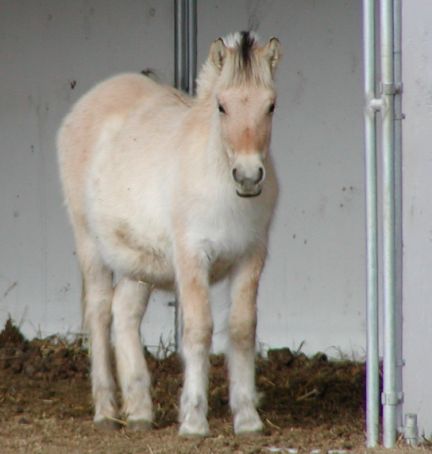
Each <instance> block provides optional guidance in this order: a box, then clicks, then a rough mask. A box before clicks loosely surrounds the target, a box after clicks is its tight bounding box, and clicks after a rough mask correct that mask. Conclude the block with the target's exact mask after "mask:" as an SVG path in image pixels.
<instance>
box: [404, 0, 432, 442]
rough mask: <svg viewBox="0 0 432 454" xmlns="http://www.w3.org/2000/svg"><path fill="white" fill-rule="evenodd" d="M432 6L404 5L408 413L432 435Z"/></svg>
mask: <svg viewBox="0 0 432 454" xmlns="http://www.w3.org/2000/svg"><path fill="white" fill-rule="evenodd" d="M431 23H432V3H431V2H430V1H429V0H415V1H411V2H403V49H402V56H403V83H404V92H403V111H404V113H405V114H406V119H405V121H404V123H403V179H404V185H403V186H404V194H403V202H404V214H403V231H404V280H403V287H404V295H403V306H404V307H403V318H404V337H403V353H404V359H405V367H404V393H405V402H404V412H405V413H416V414H417V415H418V421H419V427H420V432H424V433H425V434H426V436H428V437H431V436H432V411H431V408H432V387H431V384H430V383H431V380H430V378H431V375H432V362H431V360H430V358H431V346H432V304H431V294H432V279H431V270H432V203H431V202H432V197H431V189H430V182H431V176H432V149H431V143H432V30H431V26H430V24H431Z"/></svg>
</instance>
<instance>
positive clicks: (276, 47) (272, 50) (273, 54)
mask: <svg viewBox="0 0 432 454" xmlns="http://www.w3.org/2000/svg"><path fill="white" fill-rule="evenodd" d="M264 55H265V56H266V57H267V59H268V61H269V64H270V70H271V72H272V73H273V72H274V71H275V70H276V67H277V65H278V63H279V60H280V58H281V56H282V51H281V44H280V42H279V40H278V39H277V38H271V39H270V41H269V42H268V43H267V44H266V45H265V47H264Z"/></svg>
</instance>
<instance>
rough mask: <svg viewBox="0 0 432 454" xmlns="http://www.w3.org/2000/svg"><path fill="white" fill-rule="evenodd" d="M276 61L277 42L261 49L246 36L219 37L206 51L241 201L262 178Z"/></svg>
mask: <svg viewBox="0 0 432 454" xmlns="http://www.w3.org/2000/svg"><path fill="white" fill-rule="evenodd" d="M279 57H280V45H279V41H278V40H277V39H276V38H272V39H271V40H270V41H269V42H268V43H267V44H266V45H264V46H262V45H260V44H259V43H258V41H257V38H256V35H255V34H253V33H251V32H241V33H235V34H233V35H229V36H228V37H226V38H224V39H222V38H219V39H218V40H216V41H215V42H214V43H213V44H212V46H211V48H210V55H209V61H208V64H209V65H211V66H212V67H213V68H212V70H213V71H212V72H213V75H214V79H213V82H214V84H213V87H212V91H211V93H212V94H211V102H212V103H213V106H214V109H215V112H216V114H217V117H218V120H217V121H218V122H219V125H220V131H221V139H222V143H223V147H224V149H225V151H226V153H227V156H228V161H229V164H230V167H231V169H230V170H231V174H232V178H233V182H234V184H235V188H236V191H237V194H238V195H239V196H241V197H254V196H258V195H259V194H260V193H261V190H262V185H263V182H264V179H265V176H266V171H265V157H266V155H267V154H268V151H269V146H270V136H271V126H272V116H273V111H274V109H275V103H276V93H275V89H274V81H273V76H274V71H275V69H276V66H277V63H278V60H279Z"/></svg>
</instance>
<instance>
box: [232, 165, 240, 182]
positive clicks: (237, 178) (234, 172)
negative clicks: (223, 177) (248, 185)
mask: <svg viewBox="0 0 432 454" xmlns="http://www.w3.org/2000/svg"><path fill="white" fill-rule="evenodd" d="M232 176H233V178H234V181H236V182H237V183H241V179H240V178H239V177H238V172H237V169H236V168H235V167H234V169H233V171H232Z"/></svg>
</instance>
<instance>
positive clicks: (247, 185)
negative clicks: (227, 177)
mask: <svg viewBox="0 0 432 454" xmlns="http://www.w3.org/2000/svg"><path fill="white" fill-rule="evenodd" d="M232 176H233V179H234V182H235V184H236V191H237V195H238V196H240V197H256V196H259V195H260V194H261V191H262V184H263V181H264V178H265V170H264V167H263V166H262V165H258V166H254V167H245V166H240V165H239V166H236V167H234V168H233V170H232Z"/></svg>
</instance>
